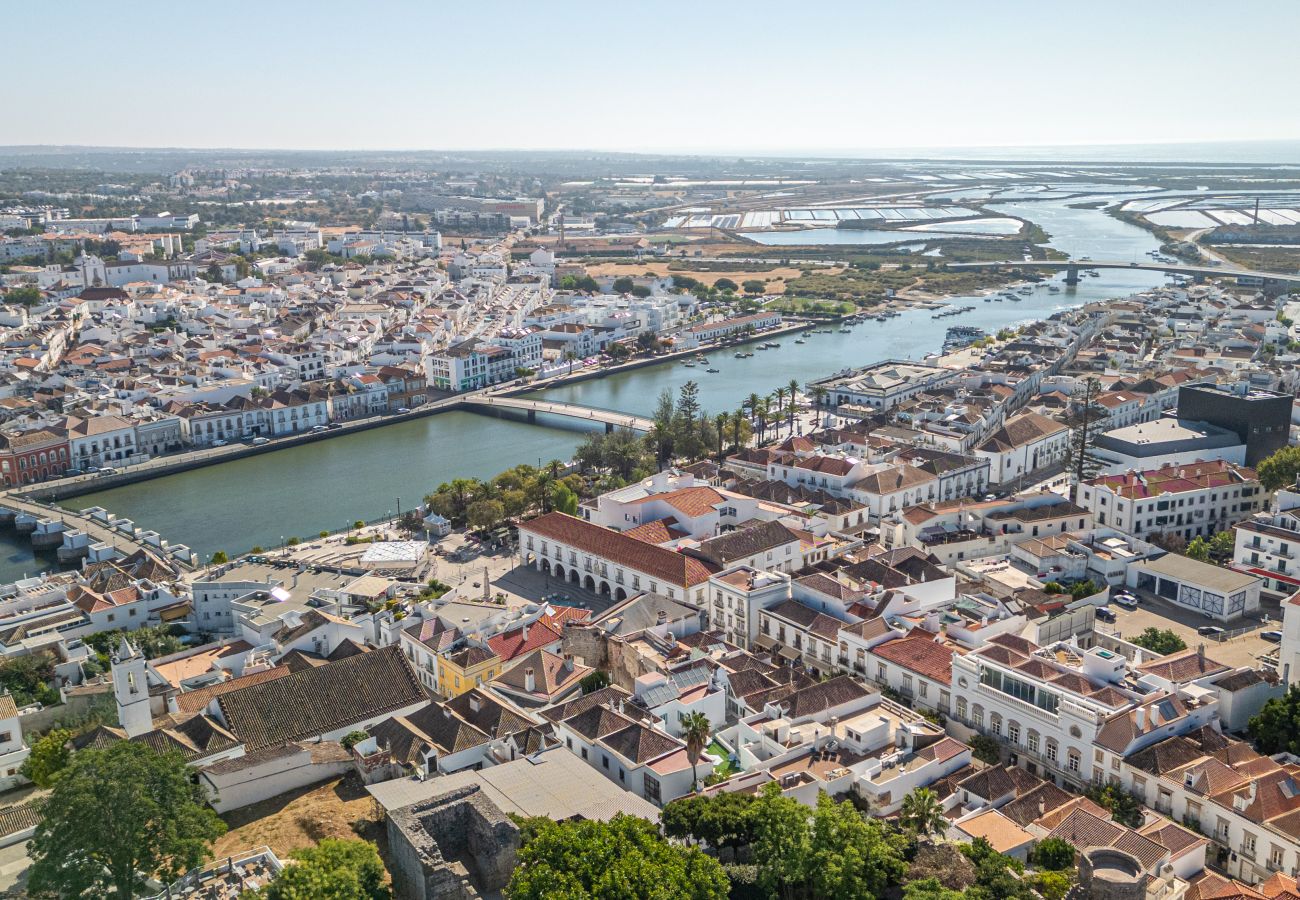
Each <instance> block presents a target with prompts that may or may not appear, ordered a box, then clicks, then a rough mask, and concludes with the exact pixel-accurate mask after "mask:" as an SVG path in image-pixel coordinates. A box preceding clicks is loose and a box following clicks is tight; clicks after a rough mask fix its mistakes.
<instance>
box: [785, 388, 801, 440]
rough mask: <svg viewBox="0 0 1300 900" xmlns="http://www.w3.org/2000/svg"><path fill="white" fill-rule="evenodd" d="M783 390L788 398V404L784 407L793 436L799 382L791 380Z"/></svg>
mask: <svg viewBox="0 0 1300 900" xmlns="http://www.w3.org/2000/svg"><path fill="white" fill-rule="evenodd" d="M785 390H786V396H787V397H789V398H790V402H789V403H788V404H787V405H786V409H787V410H788V411H789V413H790V433H791V434H794V414H795V411H796V408H797V404H798V401H799V382H798V381H796V380H795V379H793V378H791V379H790V383H789V384H787V385H786V386H785Z"/></svg>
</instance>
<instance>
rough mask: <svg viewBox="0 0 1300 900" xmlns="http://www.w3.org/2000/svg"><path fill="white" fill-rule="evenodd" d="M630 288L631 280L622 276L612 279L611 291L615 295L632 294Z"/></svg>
mask: <svg viewBox="0 0 1300 900" xmlns="http://www.w3.org/2000/svg"><path fill="white" fill-rule="evenodd" d="M632 286H633V282H632V279H631V278H629V277H628V276H626V275H624V276H622V277H621V278H615V279H614V284H613V290H614V293H616V294H630V293H632Z"/></svg>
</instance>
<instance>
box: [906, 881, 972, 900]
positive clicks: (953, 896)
mask: <svg viewBox="0 0 1300 900" xmlns="http://www.w3.org/2000/svg"><path fill="white" fill-rule="evenodd" d="M965 896H966V894H965V892H964V891H954V890H952V889H951V888H946V887H944V886H943V885H942V884H940V883H939V879H937V878H922V879H920V880H919V881H912V882H909V883H908V884H905V885H903V900H962V898H963V897H965Z"/></svg>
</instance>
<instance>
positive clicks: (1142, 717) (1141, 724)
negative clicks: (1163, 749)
mask: <svg viewBox="0 0 1300 900" xmlns="http://www.w3.org/2000/svg"><path fill="white" fill-rule="evenodd" d="M1133 718H1134V720H1135V721H1136V722H1137V727H1138V731H1142V730H1143V729H1144V728H1146V724H1147V708H1146V707H1145V706H1139V707H1138V708H1137V709H1136V710H1134V711H1133Z"/></svg>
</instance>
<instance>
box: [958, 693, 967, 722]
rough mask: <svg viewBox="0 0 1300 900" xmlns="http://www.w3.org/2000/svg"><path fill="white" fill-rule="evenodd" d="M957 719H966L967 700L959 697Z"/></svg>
mask: <svg viewBox="0 0 1300 900" xmlns="http://www.w3.org/2000/svg"><path fill="white" fill-rule="evenodd" d="M957 718H959V719H965V718H966V698H965V697H958V698H957Z"/></svg>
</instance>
